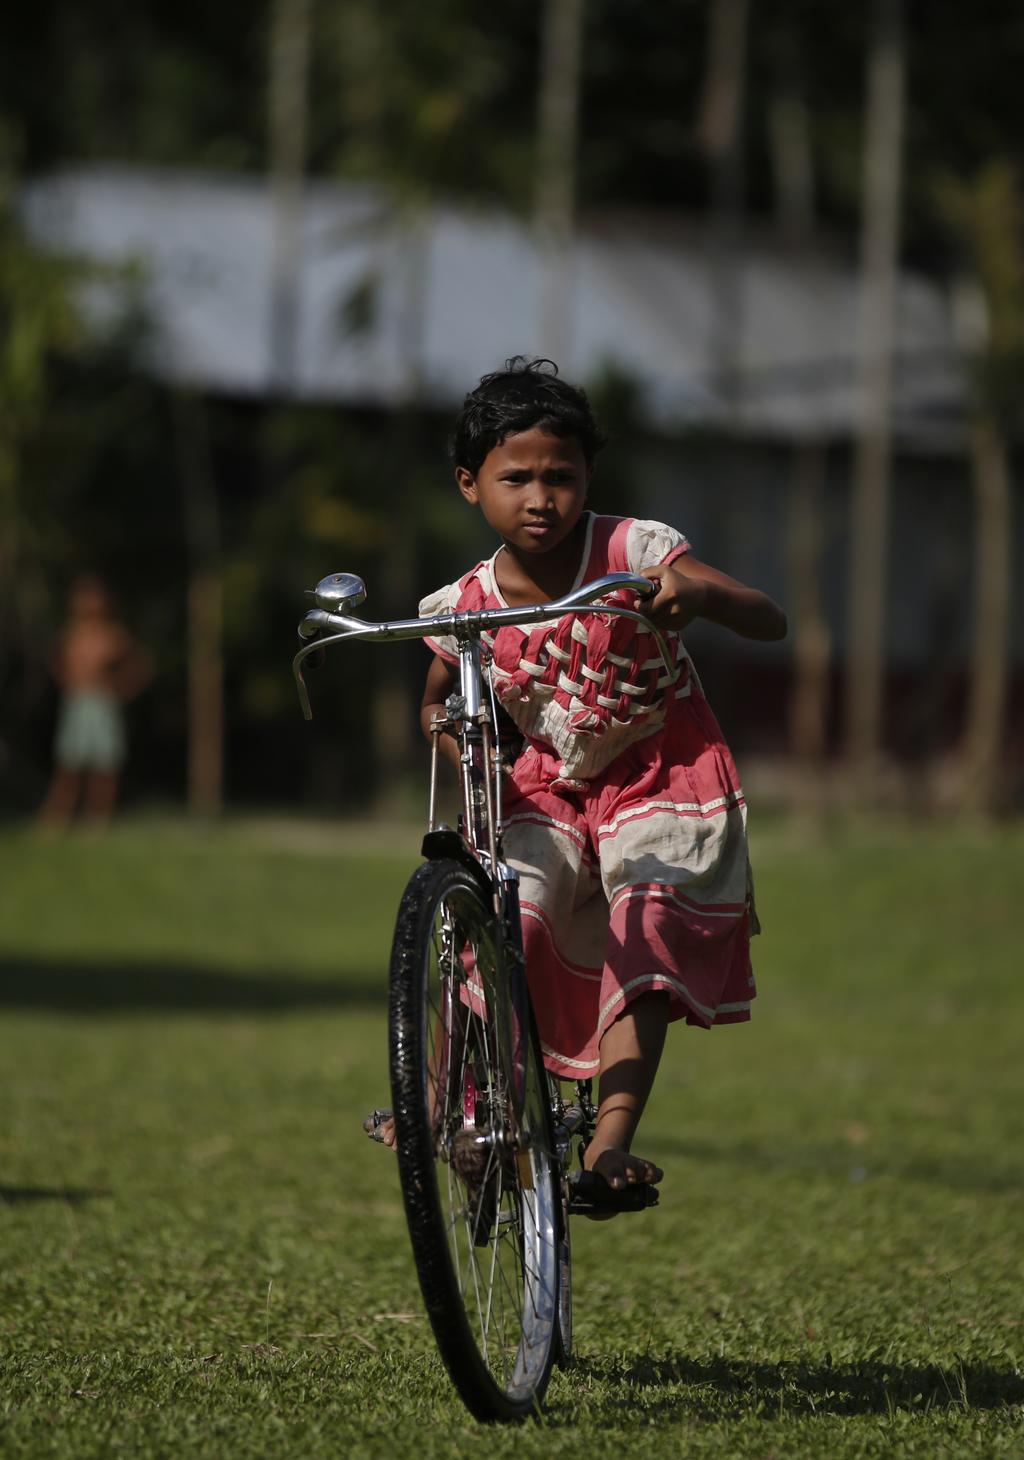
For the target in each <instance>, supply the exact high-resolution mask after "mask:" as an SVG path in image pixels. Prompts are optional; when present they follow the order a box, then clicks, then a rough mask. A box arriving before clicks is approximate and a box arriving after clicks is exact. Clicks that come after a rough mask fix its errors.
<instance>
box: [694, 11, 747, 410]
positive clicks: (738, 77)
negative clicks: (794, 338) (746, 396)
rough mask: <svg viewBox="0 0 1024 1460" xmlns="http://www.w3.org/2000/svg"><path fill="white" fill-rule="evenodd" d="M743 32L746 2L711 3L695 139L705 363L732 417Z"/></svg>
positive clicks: (739, 324)
mask: <svg viewBox="0 0 1024 1460" xmlns="http://www.w3.org/2000/svg"><path fill="white" fill-rule="evenodd" d="M747 30H748V0H713V3H712V6H711V13H710V18H709V31H708V51H707V60H706V63H705V82H704V92H703V96H702V98H701V106H700V115H699V118H698V122H697V137H698V141H699V144H700V146H701V148H702V150H703V152H704V155H705V157H706V158H707V160H708V163H709V165H710V168H711V229H710V238H709V243H710V249H711V252H710V275H711V293H712V299H713V316H712V323H711V329H712V338H711V358H712V361H713V369H714V374H715V390H716V393H717V394H718V396H719V398H720V399H721V401H722V404H723V407H724V409H725V412H726V415H727V416H730V415H734V413H735V411H736V407H737V404H738V387H739V378H738V366H739V351H740V340H741V334H742V329H743V291H742V275H741V270H740V264H741V261H742V260H741V245H742V242H743V186H744V169H743V160H744V156H743V116H744V92H745V85H746V60H747Z"/></svg>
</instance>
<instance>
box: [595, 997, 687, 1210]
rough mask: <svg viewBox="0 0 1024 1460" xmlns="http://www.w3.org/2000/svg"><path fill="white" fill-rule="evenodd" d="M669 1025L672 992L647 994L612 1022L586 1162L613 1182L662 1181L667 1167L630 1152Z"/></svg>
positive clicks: (604, 1044)
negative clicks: (669, 994)
mask: <svg viewBox="0 0 1024 1460" xmlns="http://www.w3.org/2000/svg"><path fill="white" fill-rule="evenodd" d="M667 1028H668V994H666V993H661V992H660V991H657V990H653V991H652V992H651V993H648V994H641V995H640V997H639V998H637V999H634V1000H633V1001H632V1003H630V1004H628V1005H627V1006H626V1009H625V1011H624V1012H623V1013H622V1014H621V1015H620V1016H619V1018H618V1019H616V1020H615V1023H614V1024H610V1025H609V1026H608V1028H607V1029H606V1030H605V1032H604V1035H603V1037H602V1039H601V1050H600V1055H601V1064H600V1071H599V1072H600V1086H599V1090H598V1107H597V1124H596V1126H595V1128H594V1137H593V1140H592V1141H591V1142H590V1145H589V1146H588V1147H587V1149H586V1152H585V1154H584V1157H583V1164H584V1166H585V1167H586V1169H587V1170H588V1171H596V1172H597V1173H598V1174H599V1175H600V1176H603V1177H604V1179H605V1180H606V1181H607V1182H608V1184H609V1186H613V1187H616V1188H621V1187H624V1186H626V1185H627V1184H634V1183H636V1182H643V1181H646V1182H650V1183H652V1184H656V1183H657V1182H659V1181H660V1180H661V1178H662V1176H663V1174H664V1173H663V1172H662V1171H661V1169H660V1168H659V1167H657V1166H655V1165H654V1163H653V1162H651V1161H646V1160H644V1158H643V1157H642V1156H634V1155H633V1154H632V1152H631V1151H630V1146H631V1145H632V1141H633V1136H634V1135H635V1134H636V1128H637V1126H638V1124H639V1123H640V1117H641V1115H642V1114H643V1112H644V1106H645V1105H646V1104H647V1097H648V1095H650V1093H651V1086H652V1085H653V1084H654V1077H655V1075H656V1074H657V1073H658V1064H659V1062H660V1060H661V1052H662V1050H663V1049H664V1047H665V1031H666V1029H667Z"/></svg>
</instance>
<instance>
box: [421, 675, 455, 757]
mask: <svg viewBox="0 0 1024 1460" xmlns="http://www.w3.org/2000/svg"><path fill="white" fill-rule="evenodd" d="M456 688H457V683H456V672H455V666H454V665H453V664H448V663H446V661H445V660H444V659H442V658H441V656H440V655H439V654H435V655H434V657H433V659H432V660H431V663H430V668H429V669H428V670H427V683H426V687H425V689H424V691H423V703H422V705H421V706H420V728H421V729H422V731H423V733H424V735H425V736H426V737H427V739H428V740H429V739H430V723H431V721H432V720H433V719H434V717H435V716H441V717H443V716H445V715H446V714H447V711H446V710H445V707H444V702H445V700H446V699H447V698H448V696H449V695H450V694H451V693H452V692H453V691H454V690H455V689H456ZM440 748H441V752H442V754H443V755H445V756H447V758H448V760H450V761H451V763H452V765H453V766H455V767H456V769H458V765H459V747H458V744H457V743H456V741H455V740H454V739H453V737H452V736H451V735H442V736H441V747H440Z"/></svg>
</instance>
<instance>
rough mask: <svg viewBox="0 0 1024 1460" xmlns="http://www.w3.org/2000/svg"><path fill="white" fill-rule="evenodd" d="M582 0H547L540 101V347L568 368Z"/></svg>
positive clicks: (537, 202) (536, 215)
mask: <svg viewBox="0 0 1024 1460" xmlns="http://www.w3.org/2000/svg"><path fill="white" fill-rule="evenodd" d="M582 48H583V0H545V5H544V26H543V32H542V37H541V55H540V85H539V90H538V102H537V191H536V196H535V199H534V210H535V212H534V218H535V226H536V233H537V243H538V251H539V258H540V271H541V275H540V295H539V299H540V317H539V319H538V322H537V325H538V328H537V338H538V341H539V345H540V349H541V352H542V353H543V354H545V355H547V356H549V357H550V359H552V360H554V361H555V363H556V364H557V365H558V366H559V367H560V368H561V369H562V371H563V372H565V371H567V370H568V369H569V368H570V367H569V351H570V348H571V338H572V232H573V213H574V211H575V205H576V134H577V125H578V116H579V87H580V56H581V52H582Z"/></svg>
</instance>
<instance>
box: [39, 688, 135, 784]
mask: <svg viewBox="0 0 1024 1460" xmlns="http://www.w3.org/2000/svg"><path fill="white" fill-rule="evenodd" d="M54 754H55V755H56V758H57V763H58V765H62V766H64V768H65V769H66V770H69V771H86V770H89V771H115V770H117V768H118V766H119V765H120V764H121V762H122V761H123V760H124V755H125V737H124V723H123V720H122V717H121V706H120V704H119V703H118V701H117V700H116V699H114V698H113V696H112V695H108V694H104V693H103V692H102V690H79V691H77V692H76V693H74V694H69V695H67V696H66V697H65V699H64V703H63V704H62V705H61V709H60V718H59V721H58V724H57V739H56V743H55V745H54Z"/></svg>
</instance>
